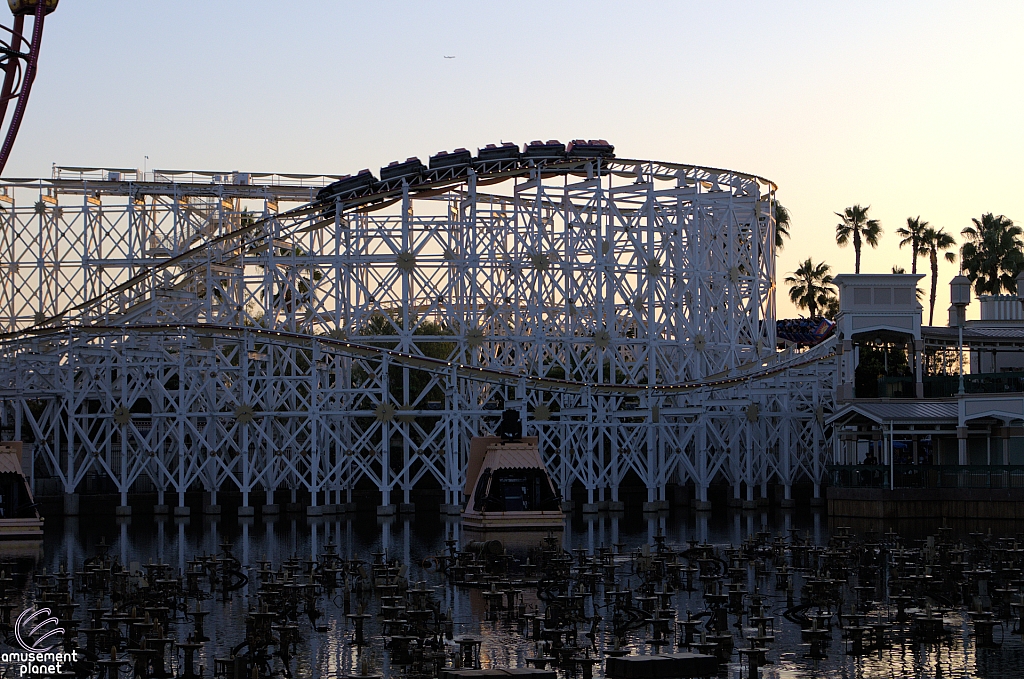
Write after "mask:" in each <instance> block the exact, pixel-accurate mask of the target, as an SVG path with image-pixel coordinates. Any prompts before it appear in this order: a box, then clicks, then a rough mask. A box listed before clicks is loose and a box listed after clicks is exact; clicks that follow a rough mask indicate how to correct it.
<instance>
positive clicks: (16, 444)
mask: <svg viewBox="0 0 1024 679" xmlns="http://www.w3.org/2000/svg"><path fill="white" fill-rule="evenodd" d="M42 539H43V518H42V517H41V516H39V509H38V507H36V503H35V500H34V499H33V498H32V489H31V488H29V485H28V479H27V478H25V472H24V471H23V470H22V468H21V441H0V552H2V551H4V547H3V546H4V544H9V542H8V541H13V540H17V541H26V540H42Z"/></svg>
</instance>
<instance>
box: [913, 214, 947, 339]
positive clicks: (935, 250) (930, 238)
mask: <svg viewBox="0 0 1024 679" xmlns="http://www.w3.org/2000/svg"><path fill="white" fill-rule="evenodd" d="M954 245H956V240H954V239H953V237H952V236H951V235H949V234H948V233H946V232H945V230H943V229H942V228H941V227H940V228H938V229H936V228H933V227H931V226H929V227H928V228H926V229H925V230H924V233H922V234H921V244H920V246H919V247H920V248H921V251H922V252H927V253H928V261H929V263H930V264H931V266H932V294H931V296H930V297H929V298H928V325H931V324H932V321H933V320H934V319H935V289H936V286H937V285H938V282H939V251H940V250H949V249H950V248H951V247H953V246H954ZM943 257H945V258H946V261H947V262H955V261H956V254H954V253H952V252H947V253H946V254H944V255H943Z"/></svg>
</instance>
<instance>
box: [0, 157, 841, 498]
mask: <svg viewBox="0 0 1024 679" xmlns="http://www.w3.org/2000/svg"><path fill="white" fill-rule="evenodd" d="M541 168H543V170H542V169H541ZM485 169H487V168H478V170H479V172H478V171H477V170H473V169H470V170H468V171H466V172H464V173H462V174H460V175H458V176H454V177H448V178H443V179H436V178H435V180H431V181H429V182H427V183H426V184H421V185H415V186H410V184H409V182H408V181H401V182H397V183H395V182H392V184H394V186H391V188H386V190H385V191H384V193H381V194H378V195H375V196H370V197H367V198H365V199H359V200H355V201H349V202H337V203H331V204H330V205H326V206H325V205H324V204H317V203H310V201H311V200H313V198H314V196H315V193H316V191H317V190H318V189H319V188H320V187H322V186H323V185H325V184H327V183H329V182H331V181H332V180H334V179H336V178H333V177H299V176H295V175H291V176H283V175H258V174H242V173H225V174H223V175H214V176H211V175H201V174H198V173H187V172H179V173H172V172H163V171H155V172H153V173H150V175H147V176H145V177H143V176H140V174H139V173H136V172H135V171H125V170H102V171H100V170H68V169H58V170H57V172H56V174H55V177H54V178H53V179H52V180H41V181H34V182H32V183H31V185H30V186H31V188H28V186H29V185H26V184H19V183H8V184H7V185H3V184H0V193H2V194H3V195H2V196H0V199H3V200H5V203H4V207H5V208H6V210H5V212H4V213H3V214H4V216H5V220H6V222H7V228H5V229H4V230H3V231H2V232H0V241H2V242H0V251H3V252H4V253H5V260H4V262H3V266H4V268H5V273H6V275H5V277H4V281H3V287H2V289H0V314H2V317H0V322H2V324H3V326H4V329H5V330H6V332H7V333H8V334H7V335H5V339H4V343H3V358H2V359H0V371H2V372H0V376H2V389H3V391H2V394H3V398H4V401H3V403H4V408H3V426H4V427H5V428H6V431H7V432H10V433H5V436H9V437H12V438H23V439H26V440H31V441H32V451H33V456H34V459H35V461H36V462H35V463H36V469H37V484H42V483H44V482H43V478H47V479H50V480H49V481H46V482H45V483H49V484H51V486H52V485H53V484H57V486H59V487H58V488H52V487H51V488H48V489H49V490H51V491H55V490H59V491H62V492H65V493H68V494H73V493H76V492H78V490H79V489H80V488H81V487H82V485H83V483H85V482H87V481H88V482H89V483H94V481H92V479H97V480H102V481H103V483H109V484H112V487H113V488H114V489H116V491H117V492H118V493H120V494H121V497H122V502H124V503H127V498H128V496H129V495H130V494H131V493H133V492H138V491H144V490H150V491H152V490H155V491H158V492H159V493H161V494H162V496H166V498H167V500H166V501H167V503H168V504H171V505H177V506H178V507H180V508H181V509H182V510H186V509H187V508H186V507H185V506H184V502H185V495H184V494H185V492H186V491H189V490H204V491H206V492H208V493H211V494H213V493H217V492H218V491H221V490H224V489H231V490H238V491H241V494H242V499H243V503H245V505H246V506H248V504H249V502H250V497H251V494H252V493H253V492H256V491H259V490H265V491H267V493H268V498H267V503H268V504H276V503H280V502H283V501H284V500H282V495H281V493H282V492H286V491H294V490H295V489H302V490H304V491H305V492H306V493H307V494H308V495H309V497H310V503H311V504H312V505H314V506H317V507H321V506H322V507H324V511H333V509H334V507H335V505H337V504H340V503H347V502H351V500H352V496H351V492H352V490H353V489H354V488H355V487H356V486H357V484H359V485H361V486H364V487H365V486H367V485H368V486H370V487H373V488H375V489H376V490H377V491H378V492H379V493H380V497H381V503H382V506H383V507H391V506H392V503H400V502H408V501H409V495H408V494H409V491H410V490H411V489H413V488H419V487H433V488H440V490H441V491H442V492H443V493H444V502H445V504H446V505H449V506H455V505H458V504H459V501H460V499H461V497H460V494H461V490H462V485H463V482H464V478H463V471H462V470H463V468H464V465H465V460H466V458H467V455H468V448H469V441H470V439H471V438H472V437H473V436H475V435H478V434H484V433H487V432H489V431H493V428H494V426H496V424H497V415H498V413H499V412H501V410H503V409H506V408H512V409H516V410H518V411H519V412H520V414H521V416H522V418H523V420H524V422H525V423H526V433H527V434H528V435H531V436H537V437H538V440H539V443H540V448H541V451H542V454H543V456H544V460H545V464H546V465H547V466H548V468H549V469H550V470H551V473H552V477H553V479H554V480H555V482H556V483H557V484H558V485H559V490H560V492H561V493H562V494H563V495H564V496H566V497H568V496H569V494H570V488H571V487H572V486H573V485H579V486H581V487H582V488H583V490H584V492H585V493H586V496H587V502H588V503H591V504H597V503H599V502H600V501H602V500H603V501H606V502H615V501H618V500H619V498H620V496H619V489H620V486H621V485H622V484H623V483H630V482H632V483H635V482H636V481H637V480H638V481H639V483H641V484H642V485H643V486H645V487H646V489H647V503H648V504H647V505H646V507H648V508H650V509H656V508H659V507H662V506H664V504H665V503H666V502H667V500H668V497H667V495H666V485H667V484H672V483H675V484H680V485H683V484H692V486H693V487H694V489H695V491H694V492H695V499H696V500H697V501H699V502H701V503H703V502H706V501H707V499H708V495H707V489H708V487H709V485H711V483H712V482H714V481H723V482H725V483H727V484H729V485H730V486H731V487H732V488H733V489H734V491H733V492H734V493H735V494H737V496H738V497H739V498H740V499H741V501H746V502H753V501H755V499H756V497H755V489H756V490H757V491H759V492H760V493H761V494H763V493H764V490H765V489H766V487H767V483H769V482H777V483H779V484H781V485H782V486H783V488H784V496H785V497H786V498H791V487H792V484H793V483H795V482H798V481H800V480H809V481H810V482H812V483H813V484H815V488H818V486H819V484H820V482H821V481H822V479H823V475H824V466H823V460H822V455H823V445H824V438H825V436H824V431H823V422H824V414H825V413H828V412H830V411H831V408H832V406H831V390H830V389H829V388H828V386H829V382H830V380H831V371H832V370H833V368H832V367H831V366H832V364H833V363H834V359H832V358H830V356H831V351H832V350H833V345H832V343H831V342H830V341H826V342H825V343H823V344H822V345H819V346H818V347H815V348H814V349H812V350H810V351H808V352H806V353H803V354H793V353H788V352H787V353H781V354H779V353H776V352H775V312H774V284H773V280H774V275H775V269H774V225H773V223H772V222H771V215H772V201H773V199H774V198H773V195H774V194H773V192H774V187H773V185H772V184H770V183H769V182H767V181H765V180H763V179H760V178H757V177H753V176H750V175H743V174H739V173H734V172H729V171H725V170H714V169H707V168H697V167H693V166H684V165H676V164H670V163H659V162H651V161H632V160H628V161H627V160H618V159H577V160H570V161H566V162H562V163H558V164H554V165H546V166H544V165H536V164H533V163H532V161H531V162H530V163H523V164H520V165H515V166H508V167H505V168H504V169H501V171H496V172H493V173H488V172H484V170H485ZM499 169H500V168H499ZM388 186H390V185H388ZM30 191H31V192H33V193H35V192H38V193H37V194H36V195H32V196H31V197H29V198H28V199H27V200H26V194H28V193H29V192H30ZM4 197H6V198H4ZM289 203H290V204H291V206H293V207H292V209H287V208H288V207H289V205H288V204H289ZM325 208H326V209H325ZM95 482H96V483H98V482H99V481H95ZM343 491H344V493H343ZM210 504H215V501H214V497H213V496H211V498H210ZM700 506H704V505H700Z"/></svg>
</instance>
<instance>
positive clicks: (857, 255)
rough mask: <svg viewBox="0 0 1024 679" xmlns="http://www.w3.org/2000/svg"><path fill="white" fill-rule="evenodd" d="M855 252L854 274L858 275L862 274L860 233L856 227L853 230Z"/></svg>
mask: <svg viewBox="0 0 1024 679" xmlns="http://www.w3.org/2000/svg"><path fill="white" fill-rule="evenodd" d="M853 252H854V263H853V273H855V274H858V273H860V231H859V230H858V229H857V228H856V227H854V229H853Z"/></svg>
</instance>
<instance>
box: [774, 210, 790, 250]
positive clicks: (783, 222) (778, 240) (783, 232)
mask: <svg viewBox="0 0 1024 679" xmlns="http://www.w3.org/2000/svg"><path fill="white" fill-rule="evenodd" d="M774 213H775V249H776V250H781V249H782V248H783V247H785V243H784V242H783V241H782V238H783V237H786V238H789V210H787V209H786V207H785V206H784V205H783V204H782V203H780V202H778V201H775V207H774Z"/></svg>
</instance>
